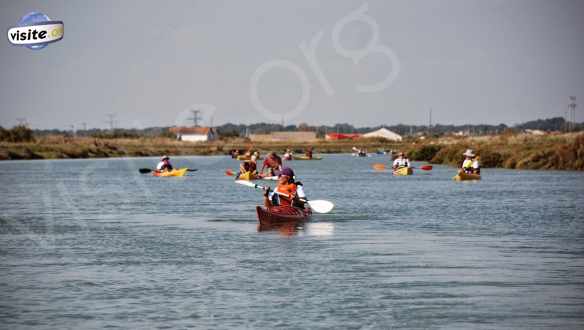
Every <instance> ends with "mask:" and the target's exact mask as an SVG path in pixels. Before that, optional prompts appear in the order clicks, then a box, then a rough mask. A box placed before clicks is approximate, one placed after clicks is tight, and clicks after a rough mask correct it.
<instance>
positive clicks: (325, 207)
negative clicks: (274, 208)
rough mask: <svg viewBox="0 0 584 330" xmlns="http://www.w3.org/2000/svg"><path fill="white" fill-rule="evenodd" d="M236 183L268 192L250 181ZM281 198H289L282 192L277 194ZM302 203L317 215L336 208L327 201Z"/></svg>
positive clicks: (303, 200) (304, 200) (237, 181)
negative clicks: (306, 204)
mask: <svg viewBox="0 0 584 330" xmlns="http://www.w3.org/2000/svg"><path fill="white" fill-rule="evenodd" d="M235 183H239V184H241V185H244V186H248V187H252V188H256V189H263V190H266V189H267V188H266V187H264V186H260V185H257V184H255V183H253V182H250V181H244V180H236V181H235ZM275 193H277V194H278V195H280V196H284V197H289V196H288V195H286V194H283V193H280V192H277V191H276V192H275ZM300 200H301V201H302V202H305V203H308V205H309V206H310V208H311V209H312V210H313V211H314V212H316V213H329V212H330V211H332V209H333V208H334V207H335V204H333V203H332V202H329V201H325V200H310V201H307V200H306V199H302V198H301V199H300Z"/></svg>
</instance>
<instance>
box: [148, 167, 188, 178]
mask: <svg viewBox="0 0 584 330" xmlns="http://www.w3.org/2000/svg"><path fill="white" fill-rule="evenodd" d="M187 170H188V168H179V169H173V170H172V171H165V172H158V171H154V172H152V175H154V176H161V177H167V176H185V174H187Z"/></svg>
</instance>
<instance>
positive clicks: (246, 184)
mask: <svg viewBox="0 0 584 330" xmlns="http://www.w3.org/2000/svg"><path fill="white" fill-rule="evenodd" d="M235 183H239V184H242V185H244V186H248V187H252V188H255V187H256V184H255V183H253V182H251V181H246V180H235Z"/></svg>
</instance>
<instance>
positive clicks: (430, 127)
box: [428, 108, 432, 136]
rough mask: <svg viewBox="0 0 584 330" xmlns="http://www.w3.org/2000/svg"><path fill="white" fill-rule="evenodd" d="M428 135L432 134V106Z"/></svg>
mask: <svg viewBox="0 0 584 330" xmlns="http://www.w3.org/2000/svg"><path fill="white" fill-rule="evenodd" d="M428 135H430V136H431V135H432V108H430V114H429V118H428Z"/></svg>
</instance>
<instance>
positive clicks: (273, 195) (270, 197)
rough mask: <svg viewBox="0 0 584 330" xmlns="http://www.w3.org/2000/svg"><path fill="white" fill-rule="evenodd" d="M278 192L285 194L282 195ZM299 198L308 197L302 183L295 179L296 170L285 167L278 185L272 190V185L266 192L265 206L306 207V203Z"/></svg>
mask: <svg viewBox="0 0 584 330" xmlns="http://www.w3.org/2000/svg"><path fill="white" fill-rule="evenodd" d="M278 193H282V194H285V195H287V196H282V195H280V194H278ZM299 198H306V196H305V195H304V189H303V188H302V183H300V182H295V181H294V171H292V169H291V168H289V167H285V168H283V169H282V171H281V173H280V176H279V178H278V185H277V186H276V188H275V189H274V191H273V192H272V191H271V189H270V187H268V189H266V191H265V192H264V206H265V207H267V208H271V207H273V206H296V207H301V208H303V207H304V203H303V202H301V201H300V200H299Z"/></svg>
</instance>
